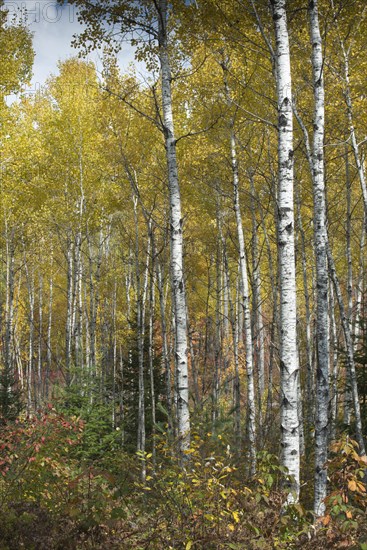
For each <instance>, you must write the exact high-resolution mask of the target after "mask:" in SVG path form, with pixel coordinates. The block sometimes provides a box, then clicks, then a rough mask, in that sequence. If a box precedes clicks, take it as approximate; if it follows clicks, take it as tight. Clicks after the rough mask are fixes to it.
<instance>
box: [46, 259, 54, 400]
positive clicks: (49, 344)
mask: <svg viewBox="0 0 367 550" xmlns="http://www.w3.org/2000/svg"><path fill="white" fill-rule="evenodd" d="M52 268H53V254H52V251H51V267H50V269H51V275H50V282H49V295H48V319H47V362H46V364H47V367H46V376H45V398H46V399H47V400H48V398H49V392H50V376H51V368H52V342H51V336H52V306H53V287H54V283H53V273H52Z"/></svg>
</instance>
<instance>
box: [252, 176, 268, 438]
mask: <svg viewBox="0 0 367 550" xmlns="http://www.w3.org/2000/svg"><path fill="white" fill-rule="evenodd" d="M249 179H250V184H251V200H250V204H251V215H252V280H253V284H252V304H253V305H252V315H253V322H252V326H253V341H254V359H255V365H257V378H258V395H259V397H258V410H259V413H258V416H259V425H260V432H261V433H262V424H263V399H264V391H265V347H264V326H263V314H262V300H261V279H260V255H259V242H258V241H259V239H258V232H259V226H258V223H257V220H256V200H255V185H254V177H253V174H252V173H250V175H249Z"/></svg>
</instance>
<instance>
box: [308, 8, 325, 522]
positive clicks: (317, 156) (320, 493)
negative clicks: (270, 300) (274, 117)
mask: <svg viewBox="0 0 367 550" xmlns="http://www.w3.org/2000/svg"><path fill="white" fill-rule="evenodd" d="M309 15H310V32H311V46H312V68H313V85H314V101H315V111H314V119H313V127H314V133H313V143H312V172H313V178H312V179H313V196H314V241H315V257H316V289H317V290H316V302H317V311H316V330H317V371H316V419H315V420H316V421H315V498H314V512H315V514H316V516H322V515H323V514H324V512H325V502H324V499H325V497H326V485H327V468H326V461H327V456H328V453H327V451H328V420H329V419H328V406H329V317H328V271H327V252H326V247H327V234H326V203H325V176H324V128H325V92H324V76H323V66H324V65H323V54H322V42H321V34H320V27H319V15H318V0H310V1H309Z"/></svg>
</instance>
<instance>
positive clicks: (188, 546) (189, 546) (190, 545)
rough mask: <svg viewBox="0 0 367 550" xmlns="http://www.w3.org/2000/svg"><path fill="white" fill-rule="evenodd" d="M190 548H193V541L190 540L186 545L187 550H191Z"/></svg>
mask: <svg viewBox="0 0 367 550" xmlns="http://www.w3.org/2000/svg"><path fill="white" fill-rule="evenodd" d="M190 548H192V540H189V541H188V542H187V543H186V546H185V550H190Z"/></svg>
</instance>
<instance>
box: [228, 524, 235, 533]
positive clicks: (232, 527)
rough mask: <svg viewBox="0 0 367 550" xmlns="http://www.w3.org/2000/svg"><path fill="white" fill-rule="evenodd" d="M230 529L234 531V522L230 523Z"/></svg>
mask: <svg viewBox="0 0 367 550" xmlns="http://www.w3.org/2000/svg"><path fill="white" fill-rule="evenodd" d="M228 529H229V530H230V531H234V525H233V524H232V523H230V524H229V525H228Z"/></svg>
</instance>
